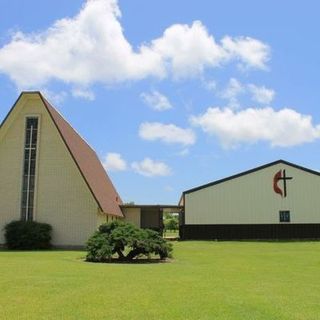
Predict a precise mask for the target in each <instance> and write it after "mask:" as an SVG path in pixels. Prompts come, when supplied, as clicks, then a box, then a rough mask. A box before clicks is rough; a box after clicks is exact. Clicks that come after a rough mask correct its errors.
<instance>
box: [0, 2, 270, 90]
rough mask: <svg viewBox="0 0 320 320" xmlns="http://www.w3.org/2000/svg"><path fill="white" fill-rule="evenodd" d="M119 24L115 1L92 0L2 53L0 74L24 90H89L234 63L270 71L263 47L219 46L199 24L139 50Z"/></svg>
mask: <svg viewBox="0 0 320 320" xmlns="http://www.w3.org/2000/svg"><path fill="white" fill-rule="evenodd" d="M120 18H121V12H120V9H119V6H118V2H117V1H116V0H88V1H87V2H86V3H85V4H84V5H83V7H82V8H81V10H80V12H79V13H78V14H77V15H76V16H74V17H72V18H64V19H60V20H57V21H56V22H55V23H54V24H53V25H52V26H51V27H49V28H48V29H47V30H45V31H43V32H40V33H30V34H27V33H23V32H17V33H15V34H14V36H13V37H12V39H11V40H10V41H9V42H8V43H7V44H5V45H4V46H3V47H1V48H0V73H2V74H6V75H8V76H9V77H10V78H11V80H12V81H14V82H15V83H16V84H17V86H19V87H20V88H35V87H40V86H44V85H46V84H47V83H48V82H50V81H51V80H58V81H63V82H66V83H68V84H71V85H73V86H75V87H77V86H80V87H81V86H82V87H87V86H89V85H91V84H93V83H95V82H99V83H104V84H110V83H111V84H114V83H117V82H122V81H128V80H139V79H144V78H146V77H150V76H151V77H157V78H160V79H161V78H165V77H172V78H182V77H189V76H194V75H197V74H199V73H201V72H202V71H203V70H204V69H205V68H213V67H217V66H221V65H222V64H225V63H228V62H232V61H238V62H239V63H240V64H241V65H242V66H244V67H246V68H258V69H265V68H266V63H267V62H268V59H269V55H270V48H269V46H268V45H266V44H265V43H263V42H262V41H260V40H257V39H253V38H249V37H237V38H232V37H230V36H226V37H224V38H223V39H222V40H221V42H220V43H219V42H216V40H215V39H214V37H213V36H212V35H210V34H209V32H208V30H207V29H206V27H205V26H204V25H203V24H202V23H201V22H200V21H195V22H193V23H192V24H190V25H187V24H174V25H171V26H169V27H168V28H167V29H165V30H164V32H163V34H162V36H160V37H159V38H156V39H154V40H151V41H149V42H144V43H143V44H142V45H140V47H137V49H134V48H133V47H132V45H131V44H130V43H129V42H128V40H127V39H126V38H125V36H124V33H123V29H122V26H121V23H120Z"/></svg>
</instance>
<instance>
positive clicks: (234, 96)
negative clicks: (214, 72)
mask: <svg viewBox="0 0 320 320" xmlns="http://www.w3.org/2000/svg"><path fill="white" fill-rule="evenodd" d="M244 92H245V88H244V86H243V85H242V84H241V82H240V81H238V80H237V79H235V78H231V79H230V80H229V83H228V85H227V87H226V88H225V89H224V90H223V91H222V92H221V94H220V95H221V97H222V98H224V99H227V100H228V106H229V107H230V108H234V109H236V108H238V107H239V102H238V96H239V95H240V94H241V93H244Z"/></svg>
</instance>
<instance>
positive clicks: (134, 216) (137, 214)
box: [122, 208, 141, 228]
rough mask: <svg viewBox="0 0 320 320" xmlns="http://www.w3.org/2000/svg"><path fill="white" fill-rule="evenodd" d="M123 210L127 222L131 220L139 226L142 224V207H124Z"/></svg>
mask: <svg viewBox="0 0 320 320" xmlns="http://www.w3.org/2000/svg"><path fill="white" fill-rule="evenodd" d="M122 212H123V214H124V216H125V220H126V221H127V222H131V223H132V224H134V225H135V226H137V227H138V228H140V226H141V221H140V220H141V209H140V208H123V209H122Z"/></svg>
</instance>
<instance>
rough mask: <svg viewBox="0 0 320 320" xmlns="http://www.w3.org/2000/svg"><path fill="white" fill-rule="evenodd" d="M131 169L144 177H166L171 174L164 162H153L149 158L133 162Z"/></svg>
mask: <svg viewBox="0 0 320 320" xmlns="http://www.w3.org/2000/svg"><path fill="white" fill-rule="evenodd" d="M131 167H132V169H133V170H134V171H135V172H137V173H139V174H141V175H143V176H146V177H154V176H168V175H170V174H171V169H170V167H168V166H167V165H166V164H165V163H164V162H160V161H154V160H152V159H150V158H145V159H144V160H142V161H141V162H133V163H132V164H131Z"/></svg>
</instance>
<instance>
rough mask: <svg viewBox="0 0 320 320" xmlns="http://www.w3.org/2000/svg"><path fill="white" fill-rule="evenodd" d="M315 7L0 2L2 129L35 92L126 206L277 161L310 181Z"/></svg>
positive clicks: (314, 163)
mask: <svg viewBox="0 0 320 320" xmlns="http://www.w3.org/2000/svg"><path fill="white" fill-rule="evenodd" d="M319 10H320V4H319V2H318V1H307V2H306V1H295V2H293V1H273V0H272V1H259V2H258V1H253V0H252V1H241V2H240V1H180V0H179V1H177V0H176V1H167V0H162V1H147V0H136V1H129V0H126V1H121V0H120V1H118V2H117V1H114V0H91V1H88V2H85V1H79V0H73V1H62V0H56V1H38V0H37V1H36V0H28V1H23V0H20V1H18V0H10V1H9V0H2V1H1V2H0V120H2V119H3V118H4V116H5V115H6V113H7V112H8V110H9V109H10V107H11V106H12V104H13V102H14V101H15V99H16V98H17V95H18V94H19V91H21V90H41V91H43V92H44V94H45V95H46V96H47V98H48V99H49V100H50V101H51V102H52V103H53V104H54V105H55V106H56V108H57V109H58V110H59V111H60V112H61V113H62V114H63V115H64V116H65V118H66V119H67V120H68V121H69V122H70V123H71V124H72V125H73V126H74V128H75V129H76V130H77V131H78V132H79V133H80V134H81V135H82V136H83V137H84V138H85V139H86V140H87V141H88V142H89V143H90V145H92V146H93V148H94V149H95V150H96V151H97V153H98V155H99V157H100V158H101V160H102V162H103V163H104V165H105V167H106V168H108V173H109V175H110V176H111V177H112V179H113V181H114V184H115V185H116V187H117V189H118V191H119V192H120V194H121V196H122V198H123V200H124V201H135V202H136V203H176V202H177V201H178V199H179V196H180V194H181V192H182V191H183V190H186V189H188V188H191V187H195V186H197V185H200V184H203V183H207V182H209V181H213V180H216V179H219V178H223V177H225V176H228V175H231V174H234V173H237V172H240V171H243V170H247V169H250V168H253V167H255V166H258V165H262V164H265V163H268V162H270V161H274V160H277V159H280V158H282V159H285V160H288V161H291V162H294V163H297V164H300V165H303V166H306V167H309V168H312V169H315V170H319V169H320V152H319V147H320V142H319V141H320V125H319V124H320V113H319V107H320V90H319V85H320V82H319V75H318V74H319V66H320V42H319V41H318V37H319V36H318V31H319V30H320V22H319V19H318V13H319Z"/></svg>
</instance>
